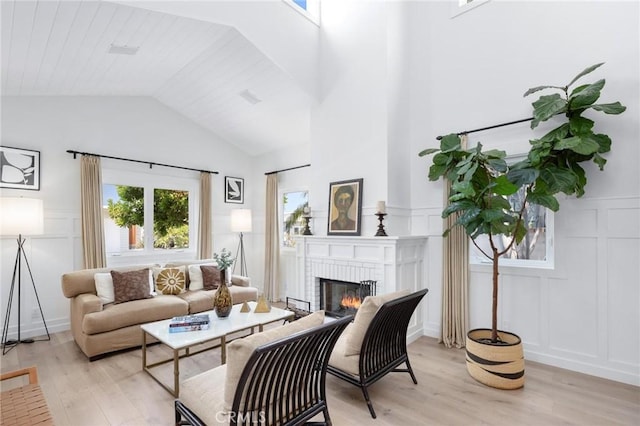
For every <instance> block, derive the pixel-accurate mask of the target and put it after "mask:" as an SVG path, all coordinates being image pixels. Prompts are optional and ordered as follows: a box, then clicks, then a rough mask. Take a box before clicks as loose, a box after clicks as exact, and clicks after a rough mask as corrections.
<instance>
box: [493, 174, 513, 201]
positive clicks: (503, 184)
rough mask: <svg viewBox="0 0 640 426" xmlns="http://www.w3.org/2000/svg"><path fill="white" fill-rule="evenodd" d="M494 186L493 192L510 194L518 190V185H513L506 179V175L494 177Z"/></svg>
mask: <svg viewBox="0 0 640 426" xmlns="http://www.w3.org/2000/svg"><path fill="white" fill-rule="evenodd" d="M495 184H496V185H495V186H494V187H493V188H492V191H493V193H494V194H498V195H506V196H508V195H512V194H515V193H516V192H518V186H516V185H514V184H513V183H511V182H510V181H509V179H507V176H505V175H500V176H498V177H497V178H496V179H495Z"/></svg>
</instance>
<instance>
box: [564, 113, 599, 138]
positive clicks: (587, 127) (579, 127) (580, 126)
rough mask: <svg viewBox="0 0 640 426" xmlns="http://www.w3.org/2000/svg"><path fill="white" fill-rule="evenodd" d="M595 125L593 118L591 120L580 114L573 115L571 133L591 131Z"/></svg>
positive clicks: (579, 133)
mask: <svg viewBox="0 0 640 426" xmlns="http://www.w3.org/2000/svg"><path fill="white" fill-rule="evenodd" d="M593 125H594V122H593V120H589V119H588V118H585V117H580V116H579V115H577V116H574V117H571V118H570V119H569V128H570V130H571V133H572V134H574V135H585V134H588V133H591V129H592V128H593Z"/></svg>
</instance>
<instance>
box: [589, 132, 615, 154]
mask: <svg viewBox="0 0 640 426" xmlns="http://www.w3.org/2000/svg"><path fill="white" fill-rule="evenodd" d="M591 139H592V140H594V141H596V143H597V144H598V145H599V146H600V149H598V152H599V153H600V154H603V153H605V152H609V151H611V138H610V137H609V136H607V135H603V134H597V135H591Z"/></svg>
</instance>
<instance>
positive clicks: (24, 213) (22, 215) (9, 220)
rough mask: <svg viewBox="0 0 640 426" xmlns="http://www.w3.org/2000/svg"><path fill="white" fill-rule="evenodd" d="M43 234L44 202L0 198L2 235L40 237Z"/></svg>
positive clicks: (0, 230)
mask: <svg viewBox="0 0 640 426" xmlns="http://www.w3.org/2000/svg"><path fill="white" fill-rule="evenodd" d="M43 232H44V215H43V208H42V200H39V199H36V198H8V197H3V198H0V235H39V234H42V233H43Z"/></svg>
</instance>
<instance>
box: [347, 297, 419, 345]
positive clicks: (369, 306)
mask: <svg viewBox="0 0 640 426" xmlns="http://www.w3.org/2000/svg"><path fill="white" fill-rule="evenodd" d="M409 293H410V292H409V290H400V291H396V292H394V293H387V294H381V295H380V296H367V297H365V298H364V301H363V302H362V305H360V307H359V308H358V312H356V316H355V318H354V319H353V323H352V324H353V326H352V327H351V328H352V329H351V331H350V333H349V334H348V336H347V341H346V342H345V350H344V354H345V355H346V356H349V355H357V354H359V353H360V348H361V347H362V341H363V340H364V334H365V333H366V332H367V328H369V324H370V323H371V320H372V319H373V317H374V316H375V315H376V313H377V312H378V308H380V306H382V305H384V304H385V303H386V302H388V301H390V300H393V299H397V298H399V297H402V296H406V295H408V294H409Z"/></svg>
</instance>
